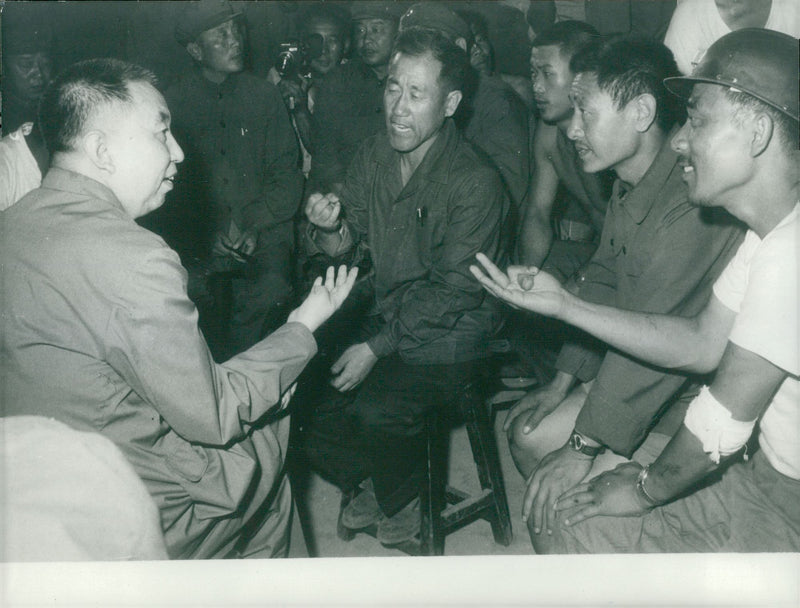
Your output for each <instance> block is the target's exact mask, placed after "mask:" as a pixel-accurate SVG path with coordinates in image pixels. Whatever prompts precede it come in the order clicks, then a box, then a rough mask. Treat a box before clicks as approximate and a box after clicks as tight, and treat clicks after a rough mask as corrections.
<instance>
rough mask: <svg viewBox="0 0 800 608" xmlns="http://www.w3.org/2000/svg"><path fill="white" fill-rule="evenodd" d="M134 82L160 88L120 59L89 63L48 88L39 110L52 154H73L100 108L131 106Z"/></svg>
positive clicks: (73, 68) (74, 67)
mask: <svg viewBox="0 0 800 608" xmlns="http://www.w3.org/2000/svg"><path fill="white" fill-rule="evenodd" d="M131 82H145V83H147V84H150V85H152V86H154V87H155V86H156V84H157V81H156V77H155V75H154V74H153V73H152V72H151V71H150V70H147V69H145V68H143V67H140V66H138V65H135V64H132V63H127V62H125V61H120V60H119V59H110V58H105V59H88V60H86V61H80V62H78V63H75V64H73V65H71V66H69V67H68V68H66V69H65V70H64V71H63V72H61V73H60V74H59V75H58V76H57V77H56V78H55V80H53V82H52V83H51V84H50V85H49V86H48V88H47V90H46V91H45V93H44V95H43V96H42V102H41V105H40V107H39V125H40V128H41V130H42V135H43V136H44V141H45V144H46V145H47V149H48V150H49V151H50V153H51V154H54V153H56V152H68V151H70V150H72V149H73V146H74V144H75V139H76V138H77V137H78V136H79V135H80V134H81V133H82V132H83V130H84V128H85V126H86V123H87V121H88V120H89V118H90V117H91V116H92V115H93V113H95V112H96V111H97V109H98V108H99V107H101V106H103V105H106V104H110V103H114V102H118V103H131V101H132V97H131V94H130V89H129V88H128V85H129V84H130V83H131Z"/></svg>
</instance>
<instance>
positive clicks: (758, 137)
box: [750, 113, 775, 157]
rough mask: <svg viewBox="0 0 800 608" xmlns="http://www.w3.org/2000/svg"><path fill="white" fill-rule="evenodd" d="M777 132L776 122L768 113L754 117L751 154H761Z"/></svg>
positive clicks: (754, 155)
mask: <svg viewBox="0 0 800 608" xmlns="http://www.w3.org/2000/svg"><path fill="white" fill-rule="evenodd" d="M774 133H775V124H774V123H773V122H772V118H771V117H770V116H769V115H768V114H764V113H762V114H758V115H756V117H755V118H754V119H753V139H752V141H751V142H750V154H751V155H752V156H753V157H756V156H759V155H761V154H762V153H763V152H764V151H765V150H766V149H767V148H768V147H769V142H770V141H772V136H773V134H774Z"/></svg>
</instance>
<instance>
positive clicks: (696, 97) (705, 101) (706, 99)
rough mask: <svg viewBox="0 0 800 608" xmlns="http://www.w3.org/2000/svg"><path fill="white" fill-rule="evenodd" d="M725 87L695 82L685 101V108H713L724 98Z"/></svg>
mask: <svg viewBox="0 0 800 608" xmlns="http://www.w3.org/2000/svg"><path fill="white" fill-rule="evenodd" d="M724 95H725V87H723V86H721V85H718V84H709V83H705V82H696V83H695V84H694V86H692V90H691V93H690V94H689V97H688V98H687V99H686V107H687V108H689V109H692V110H705V109H710V108H715V107H716V106H718V105H719V103H720V101H721V100H722V99H723V98H724Z"/></svg>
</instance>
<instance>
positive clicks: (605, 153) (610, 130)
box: [567, 72, 638, 173]
mask: <svg viewBox="0 0 800 608" xmlns="http://www.w3.org/2000/svg"><path fill="white" fill-rule="evenodd" d="M570 98H571V100H572V105H573V110H574V111H573V114H572V119H571V120H570V122H569V128H568V129H567V136H568V137H569V138H570V139H571V140H572V141H574V142H575V149H576V150H577V153H578V157H579V158H580V160H581V163H582V165H583V170H584V171H586V172H587V173H596V172H598V171H602V170H603V169H614V170H616V171H617V173H619V169H620V166H621V165H623V164H624V163H625V162H626V161H628V160H631V159H632V158H633V157H634V156H635V154H636V151H637V143H638V131H637V130H636V126H635V123H634V120H633V117H632V116H631V114H632V112H631V111H630V110H629V108H630V105H631V104H628V105H627V106H626V107H624V108H621V109H617V107H616V103H615V102H614V100H613V98H612V97H611V95H610V94H609V93H607V92H605V91H603V90H602V89H600V87H599V86H598V84H597V77H596V76H595V75H594V74H592V73H588V72H586V73H581V74H578V75H577V76H576V77H575V79H574V81H573V83H572V89H571V91H570Z"/></svg>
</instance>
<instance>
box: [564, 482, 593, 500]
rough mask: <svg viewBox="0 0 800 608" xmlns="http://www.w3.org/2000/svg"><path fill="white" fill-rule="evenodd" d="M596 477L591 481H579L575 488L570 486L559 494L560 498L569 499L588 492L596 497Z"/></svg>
mask: <svg viewBox="0 0 800 608" xmlns="http://www.w3.org/2000/svg"><path fill="white" fill-rule="evenodd" d="M595 479H597V478H595ZM595 479H592V480H591V481H588V482H586V483H579V484H578V485H577V486H575V487H574V488H570V489H569V490H567V491H566V492H564V493H563V494H562V495H561V496H559V497H558V500H564V501H568V500H570V499H571V498H573V497H574V496H580V495H582V494H588V495H589V496H591V497H592V498H594V495H595V492H594V485H593V482H594V481H595Z"/></svg>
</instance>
